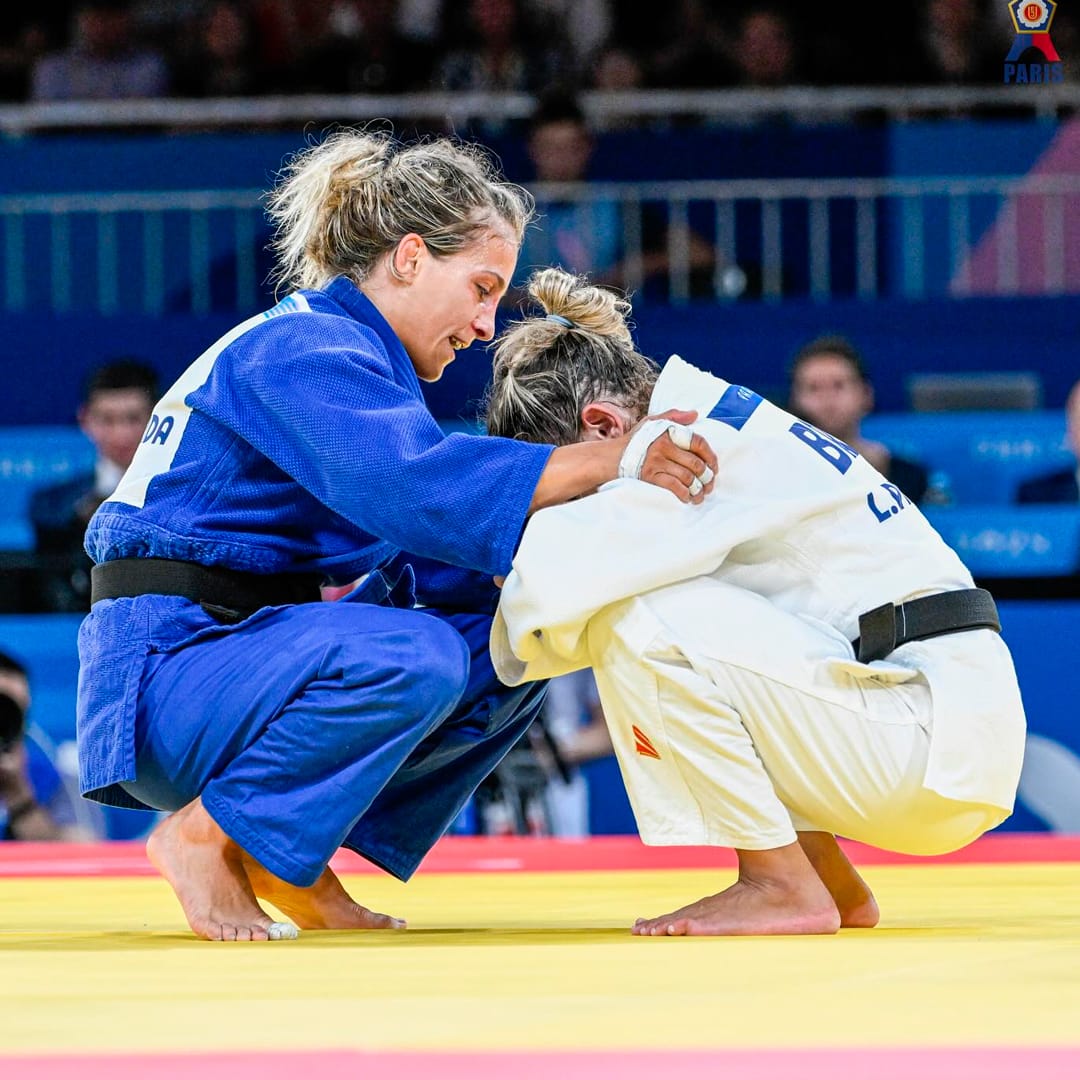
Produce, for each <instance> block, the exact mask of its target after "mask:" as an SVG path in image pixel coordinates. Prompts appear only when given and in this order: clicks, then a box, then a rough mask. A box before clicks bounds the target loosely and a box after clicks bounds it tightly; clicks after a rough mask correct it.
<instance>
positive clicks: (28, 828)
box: [0, 652, 95, 841]
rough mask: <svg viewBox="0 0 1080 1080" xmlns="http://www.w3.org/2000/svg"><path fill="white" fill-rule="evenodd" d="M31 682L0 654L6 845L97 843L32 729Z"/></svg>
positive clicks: (1, 809)
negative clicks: (19, 842)
mask: <svg viewBox="0 0 1080 1080" xmlns="http://www.w3.org/2000/svg"><path fill="white" fill-rule="evenodd" d="M29 709H30V679H29V675H28V673H27V670H26V668H25V667H24V666H23V664H21V663H20V662H19V661H18V660H16V659H15V658H14V657H12V656H9V655H8V654H7V653H3V652H0V839H3V840H39V841H40V840H67V841H75V840H93V839H95V837H94V836H93V835H91V833H90V831H89V830H87V829H86V828H85V827H83V826H81V825H79V824H78V823H77V817H76V808H75V806H74V800H73V799H72V797H71V795H70V793H69V791H68V789H67V787H66V785H65V784H64V781H63V778H62V776H61V775H60V771H59V770H58V769H57V767H56V765H55V763H54V762H53V761H52V760H51V758H50V757H49V754H48V753H47V751H46V740H45V739H44V737H42V736H39V735H38V733H37V732H35V731H34V730H32V729H30V730H28V728H27V723H26V716H27V713H28V711H29Z"/></svg>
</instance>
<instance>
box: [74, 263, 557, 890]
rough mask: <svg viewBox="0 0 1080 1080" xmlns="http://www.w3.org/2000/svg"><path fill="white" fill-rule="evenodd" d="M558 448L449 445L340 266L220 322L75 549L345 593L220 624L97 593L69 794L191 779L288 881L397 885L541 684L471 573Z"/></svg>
mask: <svg viewBox="0 0 1080 1080" xmlns="http://www.w3.org/2000/svg"><path fill="white" fill-rule="evenodd" d="M551 451H552V447H550V446H536V445H532V444H527V443H522V442H515V441H513V440H508V439H496V438H487V437H477V436H470V435H462V434H453V435H450V436H444V435H443V433H442V430H441V429H440V428H439V426H438V424H437V423H436V422H435V420H434V419H433V417H432V416H431V414H430V412H429V411H428V409H427V407H426V406H425V404H424V400H423V396H422V393H421V390H420V384H419V381H418V380H417V377H416V374H415V371H414V370H413V367H412V363H411V362H410V360H409V358H408V356H407V354H406V353H405V350H404V348H403V347H402V345H401V343H400V342H399V341H398V339H397V337H396V336H395V334H394V332H393V331H392V330H391V328H390V326H389V325H388V324H387V323H386V321H385V320H384V319H383V318H382V316H381V315H380V314H379V312H378V311H377V310H376V308H375V307H374V306H373V305H372V304H371V303H370V301H368V299H367V298H366V297H365V296H364V295H363V294H362V293H361V292H360V290H359V289H357V288H356V287H355V286H354V285H353V284H352V283H351V282H349V281H348V280H346V279H344V278H338V279H336V280H335V281H333V282H332V283H331V284H330V285H328V286H327V287H326V288H325V289H323V290H305V291H301V292H297V293H293V294H291V295H290V296H288V297H286V298H285V299H284V300H283V301H281V303H279V304H277V305H276V306H275V307H274V308H272V309H270V310H269V311H267V312H264V313H262V314H260V315H257V316H255V317H253V318H251V319H249V320H247V321H246V322H244V323H242V324H240V325H239V326H238V327H236V328H234V329H233V330H232V331H230V332H229V333H228V334H226V335H225V336H224V337H223V338H221V339H220V340H219V341H217V342H216V343H215V344H214V345H213V346H211V348H210V349H208V350H207V351H206V352H205V353H204V354H203V355H202V356H200V357H199V358H198V359H197V360H196V361H195V363H194V364H192V365H191V367H190V368H189V369H188V370H187V371H186V372H185V373H184V374H183V375H182V376H181V377H180V378H179V379H178V380H177V382H176V383H175V384H174V385H173V387H172V388H171V389H170V390H169V391H167V392H166V394H165V396H164V397H163V398H162V400H161V401H160V402H159V403H158V405H157V407H156V408H155V410H154V416H153V418H152V419H151V421H150V424H149V426H148V427H147V430H146V433H145V435H144V437H143V443H142V445H141V446H140V448H139V451H138V453H137V454H136V456H135V460H134V461H133V462H132V464H131V467H130V468H129V469H128V471H127V473H126V474H125V476H124V479H123V480H122V481H121V483H120V485H119V487H118V488H117V490H116V492H115V493H114V494H113V496H112V497H111V498H110V499H109V500H108V501H106V502H105V503H104V504H103V505H102V506H101V508H100V509H99V510H98V512H97V513H96V514H95V516H94V518H93V519H92V521H91V523H90V526H89V529H88V530H87V536H86V548H87V551H88V552H89V554H90V556H91V558H93V559H94V561H95V562H105V561H109V560H113V559H121V558H123V559H130V558H146V557H149V558H165V559H182V560H186V561H189V562H198V563H202V564H205V565H215V566H224V567H229V568H232V569H235V570H242V571H247V572H255V573H260V574H272V573H273V574H276V573H282V572H285V573H310V574H318V575H321V577H322V579H323V580H324V581H325V582H327V583H331V584H333V583H345V582H351V581H355V580H358V579H362V580H363V584H362V585H361V586H360V587H359V588H358V589H357V590H355V591H354V593H353V594H351V595H350V596H349V597H347V598H345V599H343V600H341V601H336V602H331V603H308V604H294V605H286V606H280V607H264V608H261V609H260V610H258V611H256V612H255V613H254V614H252V615H250V616H249V617H247V618H245V619H243V620H242V621H240V622H237V623H235V624H222V623H220V622H218V621H217V620H216V619H215V618H214V617H213V616H211V615H210V614H209V613H207V612H206V611H205V610H204V609H203V608H202V607H201V606H200V605H199V604H197V603H194V602H192V601H189V600H186V599H184V598H182V597H176V596H161V595H141V596H135V597H122V598H119V599H107V600H100V601H98V602H97V603H96V604H95V605H94V606H93V608H92V610H91V612H90V614H89V615H88V616H87V617H86V619H85V620H84V622H83V624H82V626H81V627H80V631H79V659H80V672H79V692H78V707H77V710H78V711H77V720H78V740H79V764H80V781H81V789H82V791H83V794H84V795H86V796H87V797H88V798H91V799H96V800H98V801H100V802H104V803H109V804H113V805H118V806H135V807H140V806H141V807H151V808H157V809H165V810H173V809H177V808H179V807H181V806H183V805H185V804H186V803H187V802H189V801H190V800H191V799H193V798H195V797H196V796H198V795H201V796H202V799H203V803H204V805H205V806H206V809H207V811H208V812H209V813H210V815H211V816H212V817H213V818H214V819H215V821H217V822H218V824H219V825H221V827H222V828H223V829H224V830H225V832H226V833H227V834H228V835H229V836H231V837H232V838H233V839H234V840H235V841H236V842H237V843H238V844H240V845H241V847H243V848H244V849H245V850H246V851H248V852H249V853H250V854H251V855H252V856H253V857H254V858H256V859H257V860H258V861H259V862H261V863H262V864H263V865H264V866H265V867H266V868H267V869H268V870H270V871H271V872H272V873H274V874H276V875H277V876H279V877H281V878H283V879H284V880H286V881H288V882H291V883H292V884H295V885H300V886H306V885H310V884H312V883H313V882H314V881H315V880H316V879H317V878H318V877H319V875H320V874H321V873H322V871H323V869H324V868H325V866H326V864H327V862H328V860H329V859H330V857H331V856H332V855H333V853H334V851H335V850H336V849H337V848H338V847H339V846H342V845H343V846H345V847H349V848H352V849H353V850H355V851H357V852H359V853H360V854H361V855H364V856H365V857H366V858H368V859H370V860H371V861H372V862H374V863H376V864H378V865H379V866H381V867H383V868H384V869H386V870H387V871H389V872H390V873H392V874H394V875H395V876H397V877H399V878H401V879H403V880H404V879H407V878H408V877H409V876H410V875H411V874H412V873H413V871H414V870H415V869H416V867H417V866H418V865H419V863H420V860H421V859H422V858H423V856H424V854H425V853H426V852H427V851H428V850H429V849H430V848H431V846H432V845H433V844H434V843H435V841H436V840H437V839H438V838H439V836H441V835H442V834H443V832H444V831H445V830H446V828H447V827H448V826H449V824H450V823H451V822H452V821H453V820H454V818H455V817H456V816H457V814H458V812H459V811H460V809H461V807H462V806H463V805H464V804H465V802H466V801H467V799H468V797H469V796H470V795H471V793H472V792H473V790H474V789H475V788H476V786H477V785H478V784H479V782H480V781H481V780H482V779H483V778H484V777H485V776H486V775H487V774H488V773H489V772H490V771H491V770H492V769H493V768H494V767H495V765H496V764H497V763H498V761H499V760H500V759H501V758H502V756H503V755H504V754H505V753H506V751H507V750H508V749H509V748H510V747H511V746H512V745H513V744H514V743H515V742H516V741H517V739H518V738H519V737H520V736H521V735H522V733H523V732H524V731H525V729H526V728H527V727H528V725H529V724H530V723H531V722H532V720H533V718H534V716H535V714H536V712H537V710H538V708H539V706H540V703H541V700H542V695H543V686H542V685H527V686H525V687H518V688H514V689H510V688H508V687H506V686H504V685H502V684H501V683H500V682H499V681H498V679H497V678H496V676H495V674H494V671H493V669H492V666H491V661H490V659H489V656H488V633H489V629H490V623H491V612H492V611H493V609H494V586H493V585H492V584H491V583H490V578H491V576H492V575H495V574H505V573H507V572H508V570H509V568H510V563H511V558H512V556H513V553H514V549H515V548H516V546H517V542H518V540H519V538H520V535H521V530H522V529H523V527H524V524H525V519H526V516H527V513H528V507H529V503H530V501H531V498H532V494H533V491H534V490H535V487H536V484H537V482H538V480H539V477H540V474H541V472H542V471H543V469H544V466H545V465H546V463H547V460H548V457H549V455H550V453H551ZM405 553H410V554H405ZM447 564H452V565H447ZM455 568H461V569H455ZM417 599H418V600H419V603H417V602H416V600H417Z"/></svg>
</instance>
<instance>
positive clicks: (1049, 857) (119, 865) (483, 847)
mask: <svg viewBox="0 0 1080 1080" xmlns="http://www.w3.org/2000/svg"><path fill="white" fill-rule="evenodd" d="M843 846H844V849H845V850H846V851H847V853H848V855H849V857H850V858H851V860H852V862H854V863H855V864H856V865H858V866H881V865H895V864H914V863H918V864H931V863H938V864H940V863H963V864H972V863H1047V862H1049V863H1060V862H1076V863H1080V836H1061V835H1051V834H1048V833H1001V834H991V835H988V836H983V837H981V838H980V839H978V840H976V841H975V843H973V844H970V845H968V847H966V848H963V849H962V850H960V851H954V852H952V853H951V854H948V855H934V856H914V855H899V854H896V853H894V852H888V851H881V850H879V849H878V848H872V847H869V846H867V845H865V844H856V843H854V842H851V841H843ZM734 865H735V858H734V855H733V853H732V852H731V851H730V850H729V849H727V848H713V847H647V846H646V845H645V844H643V843H642V842H641V841H640V840H639V839H638V838H637V837H636V836H593V837H589V838H588V839H585V840H564V839H553V838H550V837H537V838H531V837H518V836H513V837H474V836H447V837H444V838H443V839H442V840H440V841H439V843H438V844H436V845H435V847H434V848H433V849H432V851H431V853H430V854H429V855H428V857H427V858H426V859H425V860H424V862H423V864H422V865H421V867H420V872H421V873H433V874H448V873H491V872H500V871H502V872H505V871H532V872H545V871H557V870H574V871H587V870H683V869H686V870H690V869H708V868H717V867H720V868H724V867H733V866H734ZM332 866H333V867H334V869H335V870H336V871H337V872H338V873H344V874H363V873H382V871H381V870H379V869H378V868H377V867H375V866H373V865H372V864H371V863H369V862H367V861H366V860H365V859H362V858H361V857H360V856H358V855H356V854H354V853H353V852H351V851H344V850H342V851H340V852H338V854H337V855H336V856H335V857H334V859H333V862H332ZM156 873H157V871H155V870H154V868H153V867H152V866H151V865H150V863H149V862H148V861H147V858H146V852H145V849H144V847H143V844H142V843H141V842H139V841H112V842H107V843H103V844H31V843H4V844H0V878H4V877H7V878H11V877H144V876H149V875H153V874H156Z"/></svg>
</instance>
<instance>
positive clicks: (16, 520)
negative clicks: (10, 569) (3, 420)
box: [0, 425, 94, 551]
mask: <svg viewBox="0 0 1080 1080" xmlns="http://www.w3.org/2000/svg"><path fill="white" fill-rule="evenodd" d="M93 463H94V448H93V446H92V445H91V443H90V441H89V439H87V438H86V436H85V435H83V433H82V432H81V431H80V430H79V429H78V428H77V427H74V426H68V427H63V426H60V425H55V426H52V425H50V426H36V425H35V426H30V425H28V426H25V427H24V426H18V427H16V426H12V427H6V428H0V551H30V550H32V549H33V546H34V535H33V530H32V528H31V526H30V521H29V518H28V516H27V511H28V508H29V504H30V496H31V494H32V493H33V491H34V490H35V489H36V488H39V487H43V486H45V485H47V484H53V483H57V482H59V481H62V480H66V479H67V478H68V477H69V476H71V475H73V474H74V473H76V472H81V471H84V470H86V469H89V468H92V467H93Z"/></svg>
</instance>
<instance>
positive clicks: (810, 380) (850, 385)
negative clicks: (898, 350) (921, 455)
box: [787, 335, 930, 503]
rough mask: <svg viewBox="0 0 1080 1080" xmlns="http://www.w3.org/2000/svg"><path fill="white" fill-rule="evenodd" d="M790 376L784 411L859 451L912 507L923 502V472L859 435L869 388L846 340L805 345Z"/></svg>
mask: <svg viewBox="0 0 1080 1080" xmlns="http://www.w3.org/2000/svg"><path fill="white" fill-rule="evenodd" d="M789 376H790V385H789V391H788V406H787V407H788V408H789V409H790V410H791V411H792V412H793V413H794V414H795V415H796V416H799V417H801V418H802V419H803V420H806V421H807V422H808V423H811V424H813V425H814V426H815V427H817V428H820V429H821V430H822V431H824V432H825V433H826V434H827V435H831V436H833V438H835V439H840V440H841V441H842V442H845V443H847V445H848V446H850V447H852V448H853V449H855V450H856V451H858V453H860V454H861V455H862V456H863V457H864V458H866V460H867V461H869V462H870V464H871V465H873V466H874V468H875V469H877V470H878V472H880V473H881V474H882V475H883V476H884V477H885V478H886V479H887V480H888V481H890V483H893V484H895V485H896V486H897V487H898V488H899V489H900V490H901V491H902V492H903V493H904V494H905V495H906V496H907V497H908V498H909V499H910V500H911V501H912V502H914V503H920V502H922V501H923V500H924V499H925V498H926V495H927V490H928V488H929V479H930V478H929V475H928V472H927V470H926V469H925V468H924V467H923V466H922V465H921V464H919V463H918V462H916V461H909V460H908V459H907V458H903V457H900V456H898V455H897V454H894V453H893V452H892V451H891V450H890V449H889V448H888V447H887V446H885V445H883V444H882V443H879V442H873V441H871V440H869V439H866V438H864V437H863V435H862V433H861V430H860V427H861V424H862V421H863V419H864V418H865V417H866V416H868V415H869V414H870V413H871V412H872V411H873V408H874V388H873V385H872V384H871V382H870V377H869V375H868V373H867V370H866V365H865V364H864V363H863V359H862V357H861V356H860V354H859V352H858V350H857V349H856V348H855V346H854V345H853V344H852V343H851V342H850V341H848V340H847V338H844V337H841V336H838V335H828V336H825V337H819V338H815V339H814V340H813V341H809V342H807V343H806V344H805V345H804V346H803V347H802V348H801V349H799V351H798V352H797V353H796V354H795V358H794V360H793V361H792V363H791V368H790V372H789Z"/></svg>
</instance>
